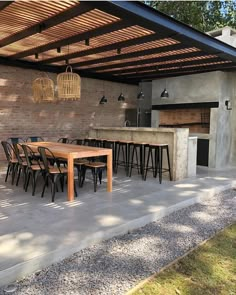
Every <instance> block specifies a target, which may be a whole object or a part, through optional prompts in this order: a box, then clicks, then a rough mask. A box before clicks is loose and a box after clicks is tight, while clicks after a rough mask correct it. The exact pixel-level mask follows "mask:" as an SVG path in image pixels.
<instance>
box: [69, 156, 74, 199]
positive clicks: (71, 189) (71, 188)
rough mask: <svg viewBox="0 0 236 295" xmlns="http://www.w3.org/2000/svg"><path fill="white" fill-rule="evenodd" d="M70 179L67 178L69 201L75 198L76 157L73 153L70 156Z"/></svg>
mask: <svg viewBox="0 0 236 295" xmlns="http://www.w3.org/2000/svg"><path fill="white" fill-rule="evenodd" d="M67 165H68V168H67V169H68V179H67V187H68V196H67V199H68V201H73V200H74V159H73V157H72V156H71V155H69V156H68V163H67Z"/></svg>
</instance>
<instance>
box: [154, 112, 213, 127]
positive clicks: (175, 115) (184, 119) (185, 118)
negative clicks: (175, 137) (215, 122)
mask: <svg viewBox="0 0 236 295" xmlns="http://www.w3.org/2000/svg"><path fill="white" fill-rule="evenodd" d="M188 123H190V124H189V125H188ZM191 123H192V124H191ZM181 124H183V125H181ZM209 124H210V109H198V108H195V109H178V110H167V111H160V117H159V126H160V127H163V126H167V127H178V128H181V127H183V128H189V132H192V133H209Z"/></svg>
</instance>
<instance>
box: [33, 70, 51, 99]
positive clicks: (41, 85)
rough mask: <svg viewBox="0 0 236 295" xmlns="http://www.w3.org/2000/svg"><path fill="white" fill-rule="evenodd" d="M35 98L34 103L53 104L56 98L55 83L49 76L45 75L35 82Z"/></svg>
mask: <svg viewBox="0 0 236 295" xmlns="http://www.w3.org/2000/svg"><path fill="white" fill-rule="evenodd" d="M32 89H33V98H34V102H36V103H40V102H53V101H54V99H55V96H54V82H53V80H51V79H49V77H48V75H47V74H46V73H44V76H43V77H39V78H37V79H35V80H34V81H33V85H32Z"/></svg>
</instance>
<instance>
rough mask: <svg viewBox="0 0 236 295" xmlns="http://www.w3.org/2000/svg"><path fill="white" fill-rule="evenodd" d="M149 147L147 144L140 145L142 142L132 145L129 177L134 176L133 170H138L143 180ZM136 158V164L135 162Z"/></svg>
mask: <svg viewBox="0 0 236 295" xmlns="http://www.w3.org/2000/svg"><path fill="white" fill-rule="evenodd" d="M147 146H148V144H147V143H144V142H142V143H140V142H133V143H132V144H131V145H130V148H131V149H132V152H131V162H130V170H129V177H131V175H132V170H133V168H135V169H137V170H138V174H139V173H140V174H141V175H142V178H143V171H144V164H145V157H146V147H147ZM134 157H135V162H134Z"/></svg>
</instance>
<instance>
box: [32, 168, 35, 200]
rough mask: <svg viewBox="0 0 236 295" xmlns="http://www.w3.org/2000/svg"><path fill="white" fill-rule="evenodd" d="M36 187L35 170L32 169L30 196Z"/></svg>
mask: <svg viewBox="0 0 236 295" xmlns="http://www.w3.org/2000/svg"><path fill="white" fill-rule="evenodd" d="M35 189H36V171H33V173H32V196H34V194H35Z"/></svg>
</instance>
